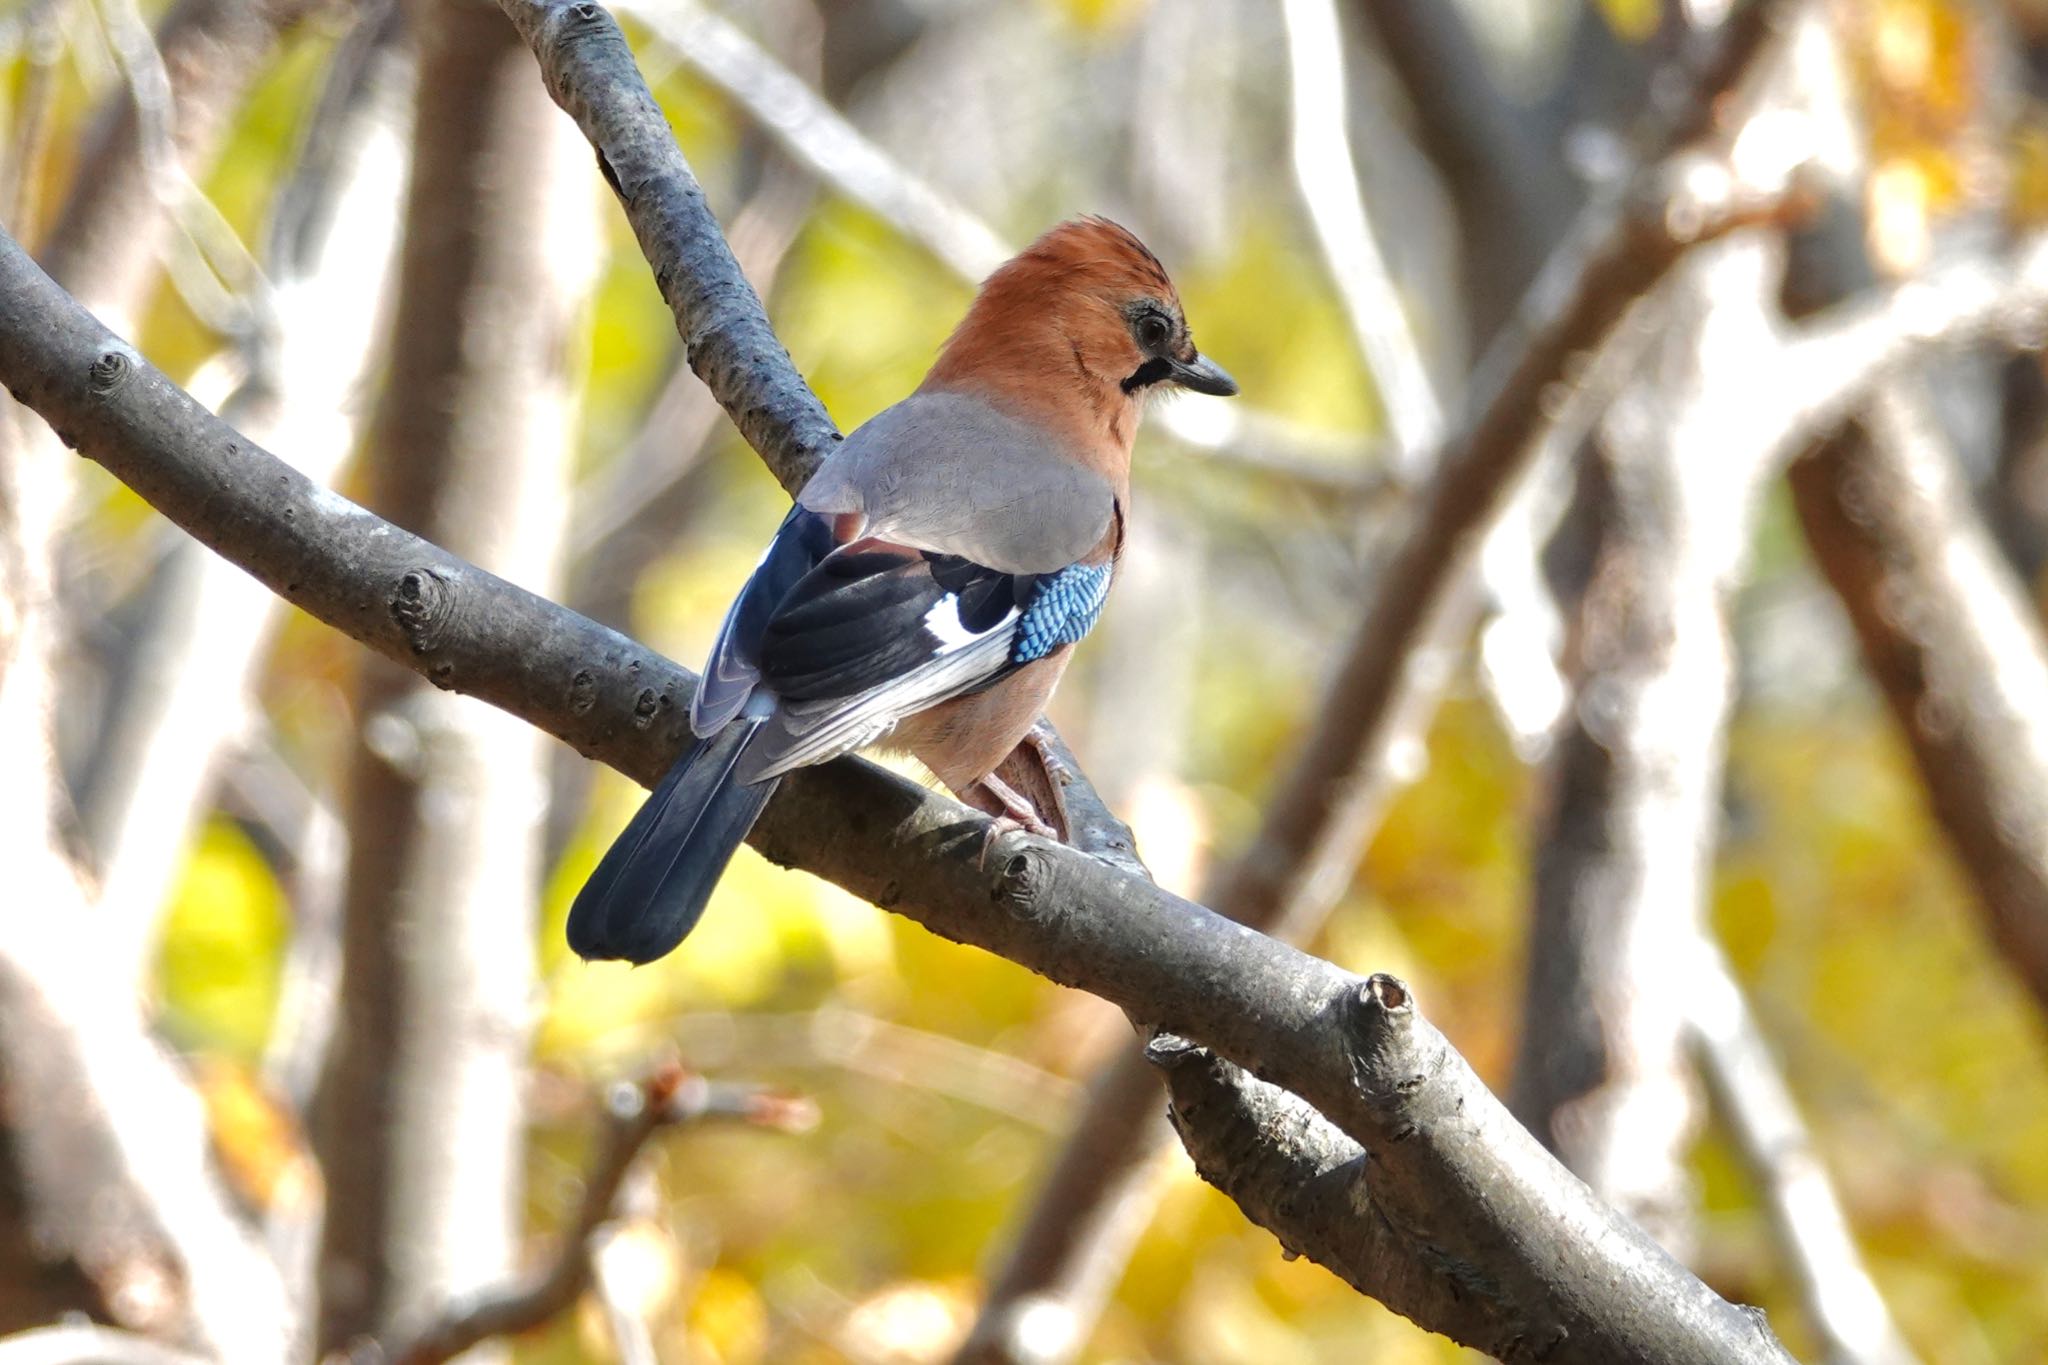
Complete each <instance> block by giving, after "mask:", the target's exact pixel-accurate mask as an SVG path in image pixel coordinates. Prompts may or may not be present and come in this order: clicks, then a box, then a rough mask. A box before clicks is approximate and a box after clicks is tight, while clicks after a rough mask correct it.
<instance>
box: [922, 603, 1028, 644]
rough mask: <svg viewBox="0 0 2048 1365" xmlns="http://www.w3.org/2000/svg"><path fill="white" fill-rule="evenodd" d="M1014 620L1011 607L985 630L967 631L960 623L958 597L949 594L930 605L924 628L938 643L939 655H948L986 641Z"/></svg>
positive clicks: (1015, 612)
mask: <svg viewBox="0 0 2048 1365" xmlns="http://www.w3.org/2000/svg"><path fill="white" fill-rule="evenodd" d="M1016 620H1017V609H1016V608H1015V607H1011V608H1010V610H1009V612H1008V614H1006V615H1005V616H1004V617H1003V619H1002V620H1000V621H998V622H996V623H995V624H994V625H992V626H990V627H989V628H988V629H987V630H983V631H972V630H969V629H968V628H967V627H966V626H965V625H963V624H962V623H961V621H960V595H959V594H958V593H951V592H949V593H947V594H946V595H945V596H944V597H941V598H940V599H939V600H938V601H936V602H934V603H932V607H931V610H930V611H927V612H926V613H925V614H924V628H925V629H926V630H928V631H930V632H931V634H932V638H933V639H935V640H937V641H938V642H939V653H941V654H950V653H952V652H953V651H954V650H956V649H965V648H967V647H968V646H969V645H971V644H974V643H976V642H977V641H979V640H983V639H986V638H987V637H988V636H990V635H993V634H995V633H996V632H997V631H999V630H1002V629H1004V628H1005V627H1008V626H1010V625H1013V624H1015V622H1016Z"/></svg>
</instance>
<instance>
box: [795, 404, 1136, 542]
mask: <svg viewBox="0 0 2048 1365" xmlns="http://www.w3.org/2000/svg"><path fill="white" fill-rule="evenodd" d="M797 501H798V502H800V503H801V504H802V505H803V506H805V507H807V508H809V509H810V510H812V511H814V512H818V513H820V514H823V515H826V516H831V515H835V514H840V513H847V512H858V513H861V514H863V515H864V516H866V518H867V526H866V529H865V530H864V532H863V534H865V535H869V536H874V537H877V538H879V539H883V540H888V541H893V542H895V543H897V544H899V545H912V546H915V547H917V548H919V549H923V550H930V551H933V552H934V553H938V554H950V555H959V556H961V557H962V558H965V559H970V560H972V561H974V562H975V563H977V564H984V565H987V566H988V567H990V568H992V569H999V570H1002V571H1003V572H1005V573H1051V572H1053V571H1054V570H1057V569H1061V568H1064V567H1066V566H1067V565H1069V564H1072V563H1074V562H1076V561H1077V560H1080V559H1083V558H1085V557H1086V556H1088V554H1089V553H1090V552H1092V551H1093V550H1094V549H1095V548H1096V547H1097V546H1099V545H1100V544H1101V543H1102V540H1103V537H1104V536H1106V535H1107V534H1108V533H1109V528H1110V523H1111V520H1112V518H1113V517H1114V516H1115V510H1116V493H1115V490H1113V489H1112V488H1111V487H1110V486H1109V481H1108V480H1106V479H1104V478H1103V477H1102V476H1101V475H1100V474H1097V473H1096V472H1095V471H1094V470H1092V469H1089V468H1088V467H1087V466H1085V465H1082V464H1080V463H1077V462H1076V461H1074V460H1072V459H1070V458H1068V457H1066V456H1065V455H1063V454H1062V453H1061V452H1060V451H1059V450H1058V449H1057V448H1056V447H1055V446H1054V444H1053V443H1052V442H1051V441H1050V440H1049V439H1048V438H1047V437H1046V436H1045V434H1044V433H1043V432H1040V431H1038V430H1037V429H1036V428H1034V427H1032V426H1031V425H1029V424H1028V423H1025V422H1021V421H1019V420H1017V419H1016V418H1014V417H1009V416H1006V415H1005V414H1003V413H1000V412H998V411H996V410H995V409H994V408H991V407H990V406H988V405H987V404H986V403H983V402H981V401H980V400H978V399H975V398H970V397H967V396H965V395H962V394H949V393H930V394H913V395H912V396H911V397H909V398H906V399H904V400H903V401H902V402H901V403H898V404H896V405H895V406H894V407H892V408H888V409H886V410H885V411H883V412H881V413H879V414H878V415H877V416H876V417H875V418H874V419H873V420H872V421H869V422H867V423H865V424H864V425H862V426H861V427H860V429H859V430H857V431H855V432H854V433H853V434H852V435H851V436H848V437H847V438H846V440H845V441H843V442H841V443H840V445H839V448H838V449H837V450H835V451H834V452H833V453H832V455H831V457H830V458H829V459H827V460H826V462H825V464H824V466H823V467H822V468H820V469H819V471H818V472H817V474H816V475H815V476H813V477H812V479H811V481H810V482H809V483H808V484H806V485H805V486H804V489H803V491H802V492H801V493H799V494H798V495H797Z"/></svg>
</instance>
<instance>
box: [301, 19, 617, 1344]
mask: <svg viewBox="0 0 2048 1365" xmlns="http://www.w3.org/2000/svg"><path fill="white" fill-rule="evenodd" d="M414 14H415V17H416V19H417V21H418V26H419V30H420V32H419V49H420V56H419V84H418V89H419V97H418V108H417V115H416V123H415V141H414V152H413V173H412V187H411V191H410V197H409V201H408V204H407V208H406V219H405V242H404V247H403V254H402V261H401V266H400V282H399V300H398V305H397V316H396V318H395V319H394V327H393V340H392V348H391V356H390V379H389V381H388V387H387V388H386V391H385V394H384V398H383V400H382V404H381V407H380V409H379V411H378V414H377V417H376V421H375V425H374V431H375V436H374V440H373V449H372V451H371V454H370V471H369V479H370V497H369V502H370V504H371V505H372V506H373V507H375V508H377V510H379V511H381V512H383V513H385V514H386V515H388V516H390V517H392V518H393V519H394V520H396V521H397V522H399V523H400V524H402V525H404V526H406V527H407V528H408V529H411V530H413V531H416V532H418V533H420V534H422V535H425V536H428V537H431V538H432V539H434V540H435V541H437V542H439V543H441V544H443V545H446V546H448V547H450V548H452V549H454V550H455V551H456V552H457V553H458V554H461V555H464V556H466V557H468V558H471V559H473V560H475V561H477V562H479V563H481V564H483V565H485V566H487V567H489V568H491V569H492V570H494V571H496V572H498V573H500V574H504V575H507V576H509V577H511V578H513V579H515V580H518V581H520V582H522V583H524V584H525V585H526V586H527V587H530V588H532V589H533V590H535V591H537V592H541V593H547V592H549V591H551V590H552V588H553V586H554V579H555V573H556V570H555V564H556V560H557V558H558V555H559V546H560V541H561V537H562V526H563V516H564V511H565V507H564V504H565V501H566V487H567V473H568V465H569V455H570V449H571V440H570V438H571V418H572V416H573V393H574V380H575V375H574V373H573V371H574V368H575V359H574V352H575V349H576V344H577V342H576V338H577V336H578V331H579V326H578V324H579V320H580V313H581V310H582V308H583V305H584V300H585V296H586V293H587V291H588V288H589V287H590V285H591V283H592V281H593V279H594V257H595V245H596V243H597V242H598V241H599V240H600V239H599V236H598V234H597V232H596V230H595V224H594V221H593V212H594V199H593V197H592V194H591V188H592V187H591V186H590V185H589V183H588V181H587V178H586V177H587V174H588V172H587V169H586V168H587V167H588V166H589V164H590V163H589V153H588V150H587V148H586V147H585V146H584V144H583V142H582V139H581V137H580V135H579V134H578V133H577V131H576V128H575V125H574V124H572V123H571V122H570V121H569V120H568V119H567V118H566V117H564V116H563V115H562V114H560V113H559V112H558V111H557V110H556V109H555V107H554V105H553V103H552V102H551V101H550V100H549V99H548V96H547V92H546V90H545V89H544V88H543V87H542V84H541V82H540V80H539V78H538V73H537V72H536V71H535V68H534V62H533V58H532V56H531V55H530V54H529V52H528V51H527V49H526V46H525V45H524V44H523V43H522V42H521V41H520V40H519V36H518V34H517V33H515V32H514V30H513V29H512V27H511V25H510V24H508V23H507V22H506V21H505V19H504V17H503V16H502V15H501V14H500V13H499V12H498V11H497V10H496V9H494V8H487V7H485V6H482V5H478V4H475V3H472V2H471V0H432V2H431V3H426V4H423V5H421V6H420V7H419V8H418V9H417V10H415V11H414ZM447 605H448V604H447V603H446V602H445V601H444V600H442V584H441V583H440V581H439V580H437V579H435V578H434V577H433V576H432V575H430V574H427V573H425V572H422V573H420V574H418V575H415V576H413V577H410V578H408V579H407V580H406V582H405V583H404V584H403V585H400V586H398V587H397V588H395V589H394V594H393V597H392V600H391V603H390V606H391V610H392V611H393V612H394V613H395V614H400V615H401V616H403V615H405V614H407V613H411V612H414V611H419V612H423V613H425V614H427V616H428V617H429V619H431V614H432V613H433V612H434V611H435V610H436V609H438V608H441V607H445V606H447ZM356 701H357V708H358V726H359V728H358V737H357V746H356V750H355V753H354V755H353V757H352V760H351V773H350V791H349V797H348V803H347V818H348V823H349V835H350V856H349V867H348V884H347V891H346V895H345V901H344V906H345V909H344V916H345V923H344V929H343V935H344V938H343V967H342V987H341V1002H340V1010H339V1018H338V1020H337V1026H336V1034H335V1039H334V1044H333V1047H332V1050H331V1052H330V1054H329V1060H328V1066H327V1070H326V1074H325V1076H324V1077H323V1081H322V1085H321V1088H320V1094H319V1096H318V1098H317V1100H316V1103H315V1112H314V1141H315V1146H316V1148H317V1150H318V1152H319V1154H320V1158H321V1162H322V1165H323V1168H324V1170H325V1172H326V1177H327V1216H326V1221H325V1226H324V1229H323V1233H322V1245H321V1253H320V1273H319V1280H320V1299H321V1301H320V1325H319V1343H320V1345H321V1347H322V1349H331V1348H334V1347H336V1346H339V1345H342V1344H345V1343H346V1342H348V1341H349V1340H351V1339H352V1338H355V1337H357V1336H359V1335H362V1334H365V1333H376V1334H379V1335H388V1334H390V1333H393V1332H397V1331H403V1330H405V1329H406V1328H407V1327H409V1326H416V1325H417V1324H418V1322H420V1321H421V1320H422V1319H424V1318H426V1317H427V1316H429V1315H431V1314H433V1313H435V1312H436V1311H438V1310H439V1309H440V1308H441V1307H442V1306H443V1305H444V1304H445V1302H446V1300H447V1299H448V1298H449V1297H450V1296H451V1295H457V1294H460V1293H462V1292H464V1291H466V1290H472V1289H475V1288H478V1287H480V1286H482V1285H485V1284H487V1283H493V1282H495V1281H497V1280H498V1279H500V1278H502V1277H503V1275H504V1274H505V1273H506V1271H507V1270H508V1269H509V1268H510V1266H511V1262H512V1258H513V1250H514V1247H515V1239H516V1230H517V1228H518V1219H517V1211H518V1208H519V1199H520V1167H521V1148H522V1143H521V1139H522V1121H523V1106H522V1102H521V1093H520V1092H521V1081H522V1076H523V1070H524V1064H525V1059H526V1046H527V1036H528V1013H529V1010H530V1007H531V997H532V993H533V966H532V961H531V955H532V950H533V949H532V945H533V929H534V921H533V907H534V904H535V899H536V894H537V891H538V887H539V883H540V877H541V873H542V869H541V867H540V865H539V837H540V829H541V817H542V813H543V812H542V806H543V792H544V771H543V758H544V747H543V746H544V744H545V741H544V740H543V739H542V738H540V737H539V736H537V735H536V734H535V733H534V732H533V731H532V730H531V729H530V728H529V727H527V726H524V725H522V724H520V723H519V722H518V721H516V720H514V719H512V718H511V717H510V716H507V715H504V714H502V713H500V712H498V711H495V710H492V709H490V708H488V707H484V706H480V705H477V704H476V703H474V702H471V701H466V700H463V699H460V698H457V697H455V696H452V695H449V694H446V693H442V692H440V691H437V690H436V689H434V688H432V687H430V686H427V685H425V684H424V683H422V682H421V681H420V680H419V679H418V678H416V677H415V676H414V675H413V674H411V673H409V672H407V671H406V670H403V669H400V668H398V667H396V666H395V665H392V664H390V663H387V662H384V661H383V660H379V659H370V660H368V661H366V663H365V665H364V667H363V671H362V673H361V676H360V681H359V683H358V687H357V694H356Z"/></svg>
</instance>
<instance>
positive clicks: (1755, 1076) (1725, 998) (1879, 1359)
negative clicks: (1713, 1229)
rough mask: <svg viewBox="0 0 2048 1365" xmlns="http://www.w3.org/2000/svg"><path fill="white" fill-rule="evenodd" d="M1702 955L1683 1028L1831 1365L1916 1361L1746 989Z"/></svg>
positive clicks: (1707, 945)
mask: <svg viewBox="0 0 2048 1365" xmlns="http://www.w3.org/2000/svg"><path fill="white" fill-rule="evenodd" d="M1698 953H1699V957H1698V958H1697V959H1696V964H1697V965H1696V966H1695V968H1694V971H1695V972H1696V977H1695V980H1694V984H1693V986H1692V988H1691V990H1690V991H1689V992H1688V996H1689V998H1688V1000H1687V1005H1686V1021H1685V1022H1686V1032H1687V1035H1688V1038H1689V1041H1690V1042H1691V1044H1692V1051H1693V1054H1694V1057H1695V1059H1696V1061H1697V1062H1698V1064H1699V1068H1700V1072H1701V1075H1702V1077H1703V1078H1704V1079H1705V1081H1706V1083H1707V1090H1708V1092H1709V1095H1710V1097H1711V1098H1712V1100H1713V1104H1714V1110H1715V1112H1716V1113H1717V1114H1718V1115H1719V1116H1720V1119H1721V1122H1722V1124H1723V1125H1724V1126H1725V1127H1726V1129H1727V1131H1728V1134H1729V1136H1730V1137H1732V1138H1733V1139H1734V1142H1735V1148H1736V1151H1737V1153H1738V1154H1739V1155H1740V1156H1741V1158H1742V1164H1743V1165H1744V1166H1745V1167H1746V1168H1747V1170H1748V1173H1749V1177H1750V1180H1751V1181H1752V1183H1754V1184H1755V1186H1756V1187H1757V1192H1758V1193H1759V1195H1760V1196H1761V1197H1762V1201H1763V1205H1764V1209H1765V1211H1766V1213H1767V1214H1768V1216H1769V1218H1770V1222H1771V1229H1772V1231H1773V1233H1774V1235H1775V1237H1776V1240H1777V1243H1778V1247H1779V1251H1780V1254H1781V1255H1782V1256H1783V1257H1784V1258H1785V1262H1786V1267H1787V1269H1788V1270H1789V1271H1790V1272H1791V1278H1792V1280H1793V1283H1794V1284H1795V1285H1796V1286H1797V1287H1798V1290H1799V1299H1800V1302H1801V1304H1802V1306H1803V1307H1804V1309H1805V1313H1806V1319H1807V1321H1808V1322H1809V1323H1810V1324H1811V1325H1812V1327H1813V1331H1814V1335H1815V1336H1817V1337H1819V1338H1820V1340H1821V1341H1822V1343H1823V1344H1824V1345H1825V1347H1826V1352H1827V1354H1826V1360H1827V1362H1828V1365H1913V1361H1914V1360H1915V1357H1914V1355H1913V1350H1912V1348H1911V1347H1910V1346H1909V1345H1907V1343H1906V1340H1905V1338H1904V1337H1903V1336H1901V1335H1900V1334H1899V1329H1898V1326H1897V1324H1895V1323H1894V1322H1893V1321H1892V1315H1891V1312H1890V1310H1889V1309H1887V1308H1886V1307H1885V1302H1884V1298H1883V1296H1882V1295H1880V1294H1879V1293H1878V1290H1877V1285H1876V1283H1875V1282H1873V1281H1872V1279H1871V1278H1870V1272H1869V1271H1868V1270H1867V1269H1865V1268H1864V1265H1863V1257H1862V1253H1861V1252H1859V1251H1858V1250H1857V1248H1856V1238H1855V1234H1854V1233H1853V1232H1852V1231H1851V1230H1850V1227H1849V1219H1848V1215H1847V1214H1846V1213H1844V1212H1843V1210H1842V1205H1841V1201H1840V1200H1839V1199H1837V1198H1836V1197H1835V1190H1834V1186H1833V1185H1831V1184H1830V1183H1829V1181H1828V1173H1827V1168H1826V1167H1825V1166H1824V1165H1822V1164H1821V1159H1820V1154H1819V1153H1818V1152H1817V1151H1815V1150H1814V1141H1813V1135H1812V1134H1811V1133H1809V1132H1808V1131H1807V1128H1806V1124H1805V1122H1804V1121H1803V1120H1802V1119H1801V1118H1800V1116H1799V1106H1798V1104H1797V1103H1795V1102H1794V1100H1793V1098H1792V1092H1791V1090H1790V1089H1789V1088H1788V1087H1787V1086H1786V1084H1785V1078H1784V1077H1783V1076H1782V1075H1780V1074H1779V1073H1778V1067H1777V1065H1776V1063H1775V1062H1774V1061H1773V1060H1772V1057H1771V1046H1770V1042H1769V1040H1768V1039H1766V1038H1765V1037H1764V1034H1763V1029H1762V1028H1761V1027H1759V1025H1758V1023H1757V1020H1756V1016H1755V1014H1754V1013H1753V1012H1752V1011H1751V1009H1750V1007H1749V1001H1748V1000H1746V999H1745V998H1744V997H1743V993H1742V987H1741V984H1740V983H1739V982H1737V981H1736V979H1735V973H1734V972H1733V970H1731V969H1730V967H1729V965H1728V961H1727V958H1726V957H1725V956H1724V955H1723V954H1722V952H1721V950H1720V948H1719V947H1718V946H1717V945H1715V944H1713V943H1711V942H1706V941H1704V940H1703V941H1702V942H1701V943H1700V944H1699V946H1698Z"/></svg>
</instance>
